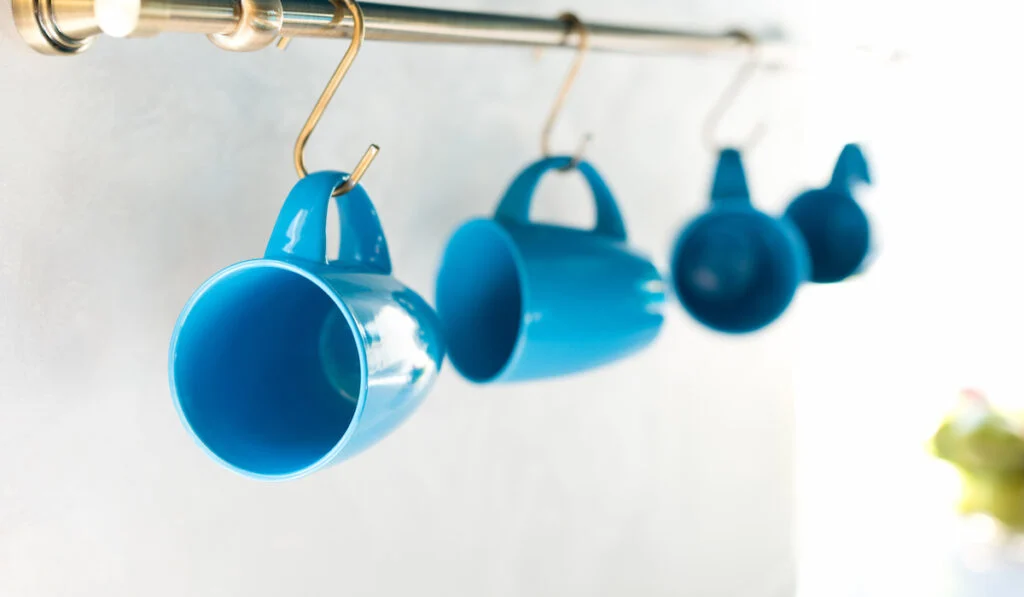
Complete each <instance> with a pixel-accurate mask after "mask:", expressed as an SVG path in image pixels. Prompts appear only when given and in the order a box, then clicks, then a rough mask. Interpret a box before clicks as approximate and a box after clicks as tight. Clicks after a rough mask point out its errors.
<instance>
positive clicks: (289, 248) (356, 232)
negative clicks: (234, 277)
mask: <svg viewBox="0 0 1024 597" xmlns="http://www.w3.org/2000/svg"><path fill="white" fill-rule="evenodd" d="M347 178H348V174H346V173H344V172H333V171H323V172H314V173H312V174H310V175H308V176H306V177H305V178H303V179H302V180H300V181H299V182H297V183H295V186H294V187H292V190H291V192H290V193H288V198H287V199H285V201H284V206H283V207H282V208H281V213H280V214H278V216H277V222H276V223H275V224H274V231H273V232H271V233H270V242H268V243H267V251H266V253H265V254H264V255H265V257H266V258H267V259H283V260H288V261H291V260H296V259H298V260H301V261H306V262H311V263H316V264H327V265H329V266H331V267H336V268H338V269H344V270H353V269H354V270H359V271H370V272H374V273H380V274H390V273H391V258H390V256H389V255H388V243H387V241H386V240H384V230H383V229H382V228H381V226H380V219H378V218H377V210H376V209H375V208H374V207H373V203H372V202H371V201H370V196H369V195H367V194H366V191H365V190H364V189H363V187H362V186H360V185H356V186H355V187H354V188H353V189H352V190H351V191H349V192H347V193H345V194H344V195H341V196H340V197H337V200H338V215H339V216H340V219H341V235H340V236H341V243H340V244H341V247H340V248H339V250H338V259H337V260H335V261H330V262H328V260H327V230H326V227H327V207H328V203H329V202H330V200H331V193H333V192H334V189H336V188H338V185H340V184H341V183H343V182H345V179H347Z"/></svg>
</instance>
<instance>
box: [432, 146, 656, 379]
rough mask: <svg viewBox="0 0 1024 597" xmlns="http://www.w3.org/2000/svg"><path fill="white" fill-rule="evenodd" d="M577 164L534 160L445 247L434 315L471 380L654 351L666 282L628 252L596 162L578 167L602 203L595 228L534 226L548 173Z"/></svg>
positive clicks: (565, 369)
mask: <svg viewBox="0 0 1024 597" xmlns="http://www.w3.org/2000/svg"><path fill="white" fill-rule="evenodd" d="M571 164H572V158H570V157H550V158H544V159H542V160H540V161H538V162H536V163H534V164H531V165H530V166H528V167H527V168H526V169H525V170H523V172H522V173H520V174H519V176H518V177H516V179H515V180H514V181H513V182H512V184H511V186H510V187H509V188H508V190H507V191H506V193H505V197H504V198H503V199H502V200H501V203H500V204H499V205H498V209H497V212H496V213H495V215H494V218H493V219H476V220H471V221H469V222H467V223H465V224H463V225H462V226H461V227H460V228H459V229H458V230H456V231H455V233H454V234H453V235H452V237H451V239H450V240H449V242H448V246H447V248H446V249H445V251H444V256H443V258H442V261H441V268H440V272H439V274H438V277H437V312H438V315H439V316H440V318H441V324H442V326H443V329H444V332H445V338H446V340H447V343H448V355H449V358H450V359H451V361H452V364H454V365H455V368H456V369H457V370H458V371H459V373H461V374H462V375H463V376H464V377H466V378H467V379H469V380H470V381H473V382H478V383H486V382H497V381H521V380H532V379H540V378H546V377H554V376H559V375H565V374H569V373H574V372H578V371H583V370H586V369H591V368H593V367H597V366H599V365H602V364H605V363H609V362H612V361H615V360H617V359H620V358H622V357H625V356H627V355H629V354H631V353H634V352H636V351H638V350H640V349H641V348H643V347H645V346H647V345H648V344H649V343H650V342H651V341H652V340H654V338H655V337H656V336H657V334H658V331H659V329H660V328H661V323H662V307H663V304H664V290H663V284H662V281H661V278H660V277H659V275H658V271H657V270H656V269H655V267H654V266H653V265H652V264H651V263H650V261H648V260H647V259H646V258H645V257H642V256H640V255H639V254H637V253H635V252H633V251H632V250H631V249H630V248H629V247H628V246H627V245H626V229H625V226H624V224H623V221H622V216H621V215H620V214H619V208H618V206H617V205H616V203H615V199H614V197H612V194H611V191H610V190H609V189H608V186H607V185H606V184H605V183H604V181H603V180H602V179H601V176H600V175H599V174H598V173H597V170H595V169H594V167H593V166H591V165H590V164H589V163H587V162H579V163H578V164H576V169H577V170H578V171H579V172H580V173H581V174H582V175H583V178H584V179H585V180H586V181H587V183H588V184H589V186H590V189H591V192H592V193H593V195H594V201H595V202H596V204H597V224H596V226H595V227H594V229H593V230H580V229H576V228H567V227H563V226H555V225H549V224H539V223H533V222H530V219H529V212H530V202H531V201H532V200H533V195H534V192H535V191H536V189H537V185H538V183H539V182H540V179H541V177H542V176H543V175H544V174H546V173H548V172H551V171H552V170H562V169H566V168H568V167H570V165H571Z"/></svg>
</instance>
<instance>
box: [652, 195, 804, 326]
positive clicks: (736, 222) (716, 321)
mask: <svg viewBox="0 0 1024 597" xmlns="http://www.w3.org/2000/svg"><path fill="white" fill-rule="evenodd" d="M796 259H797V256H796V255H794V254H793V249H792V247H791V244H790V243H789V241H788V239H787V238H786V233H785V232H784V231H783V230H781V228H780V226H779V225H778V223H777V222H775V221H774V220H773V219H772V218H771V217H769V216H767V215H765V214H761V213H759V212H757V211H754V210H743V211H739V210H737V211H735V212H725V213H709V214H706V215H705V216H702V217H701V218H700V219H699V220H697V221H696V222H694V224H692V225H691V226H690V227H689V228H688V229H687V230H686V231H685V232H684V233H683V236H682V237H681V238H680V241H679V244H678V245H677V247H676V252H675V258H674V259H673V263H672V278H673V283H674V285H675V290H676V293H677V295H678V297H679V300H680V302H682V304H683V306H684V307H685V308H686V310H687V311H689V312H690V314H691V315H693V317H694V318H695V319H697V321H699V322H701V323H703V324H705V325H707V326H708V327H711V328H713V329H715V330H719V331H723V332H731V333H746V332H751V331H754V330H757V329H759V328H761V327H764V326H766V325H768V324H769V323H771V322H772V321H774V320H775V319H776V318H777V317H778V316H779V315H781V314H782V313H783V312H784V311H785V310H786V307H787V306H788V305H789V303H790V301H791V300H792V298H793V295H794V294H795V293H796V288H797V286H798V285H799V283H800V272H799V264H798V263H796Z"/></svg>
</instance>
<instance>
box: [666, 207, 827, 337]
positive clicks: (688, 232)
mask: <svg viewBox="0 0 1024 597" xmlns="http://www.w3.org/2000/svg"><path fill="white" fill-rule="evenodd" d="M726 213H729V214H733V215H735V214H737V213H742V214H743V215H744V216H745V217H749V218H751V219H753V220H755V221H757V223H758V225H759V226H765V227H766V228H771V229H772V230H774V231H775V232H777V233H778V235H779V238H781V239H783V240H784V241H785V242H786V243H790V242H792V240H793V239H794V238H795V239H796V240H798V241H799V242H802V240H801V239H800V237H799V233H798V232H797V231H796V228H795V226H793V224H791V223H790V222H788V221H786V220H785V219H784V218H776V217H772V215H771V214H768V213H765V212H763V211H761V210H760V209H757V208H756V207H754V206H753V205H751V204H749V203H744V204H742V205H729V204H721V205H713V206H711V207H710V208H708V209H706V210H705V211H703V212H701V213H700V215H698V216H697V217H695V218H693V219H691V220H690V221H689V222H687V224H686V225H685V226H683V228H682V230H681V231H680V232H679V235H678V236H677V237H676V240H675V242H674V243H673V245H672V253H671V258H670V259H669V271H668V281H669V286H670V287H671V291H672V294H673V295H674V296H675V299H676V302H677V303H679V304H680V305H681V306H682V307H683V310H684V311H686V313H687V314H688V315H690V317H692V318H693V319H694V320H696V321H697V322H698V323H700V324H701V325H703V326H705V327H707V328H709V329H711V330H714V331H716V332H719V333H722V334H726V335H730V336H743V335H746V334H751V333H753V332H757V331H760V330H762V329H764V328H766V327H768V326H769V325H771V324H772V323H774V322H775V321H776V320H777V319H779V318H780V317H781V316H782V315H784V314H785V312H786V310H788V308H789V305H790V304H791V303H792V302H793V299H794V298H796V294H797V291H799V289H800V285H801V283H802V282H804V281H806V280H807V275H808V272H807V271H804V270H805V266H804V265H803V264H800V263H798V264H797V266H796V267H797V274H796V283H795V284H793V285H792V287H791V288H790V289H789V290H788V291H787V293H786V294H787V300H786V308H785V309H783V311H782V313H779V314H777V315H776V316H775V317H772V318H771V319H770V320H768V321H764V322H760V323H759V324H758V325H757V326H756V327H746V328H742V329H733V328H725V327H721V326H717V325H712V324H711V323H710V322H709V321H708V320H707V318H706V317H704V315H703V314H699V313H697V312H695V311H693V310H692V309H691V308H690V305H688V304H687V302H686V301H685V300H683V297H682V294H681V293H680V292H679V283H678V280H677V279H676V270H677V264H678V262H679V257H680V250H681V249H682V247H683V244H684V243H685V242H686V241H687V240H688V239H689V238H690V237H691V236H692V235H693V234H694V231H695V230H696V229H698V228H699V227H701V226H707V225H713V224H714V223H715V219H716V218H717V217H720V216H721V215H723V214H726ZM797 257H798V258H797V261H800V259H799V255H798V256H797Z"/></svg>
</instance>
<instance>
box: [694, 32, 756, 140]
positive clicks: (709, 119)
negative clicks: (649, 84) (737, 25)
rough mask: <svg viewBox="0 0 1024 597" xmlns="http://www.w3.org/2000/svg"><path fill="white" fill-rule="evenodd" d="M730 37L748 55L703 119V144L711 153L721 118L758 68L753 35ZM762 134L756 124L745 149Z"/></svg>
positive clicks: (736, 33)
mask: <svg viewBox="0 0 1024 597" xmlns="http://www.w3.org/2000/svg"><path fill="white" fill-rule="evenodd" d="M729 35H730V36H732V37H734V38H736V39H738V40H739V41H740V42H742V43H743V44H745V45H746V46H747V49H748V55H747V59H746V61H744V63H743V64H742V65H741V66H740V68H739V70H737V71H736V75H735V76H734V77H733V79H732V82H731V83H729V86H728V87H726V88H725V91H723V92H722V95H721V96H720V97H719V98H718V100H717V101H716V102H715V105H714V106H712V108H711V110H709V111H708V115H707V116H706V117H705V118H704V126H703V131H702V135H703V138H704V144H705V145H706V146H707V147H708V149H709V150H710V151H712V152H714V151H717V150H718V148H719V144H718V143H717V142H716V141H715V132H716V131H717V129H718V126H719V124H721V122H722V117H723V116H725V113H726V112H727V111H728V110H729V108H730V107H731V106H732V103H733V102H734V101H735V100H736V97H737V96H739V94H740V91H742V90H743V87H744V86H745V85H746V84H747V83H749V82H750V79H751V78H752V77H753V76H754V73H755V72H757V68H758V46H757V40H756V39H755V38H754V36H753V35H751V34H749V33H747V32H746V31H739V30H737V31H731V32H730V33H729ZM762 133H763V126H762V123H760V122H759V123H758V124H757V126H756V127H754V130H753V131H752V132H751V133H750V136H749V137H748V138H747V141H746V143H745V145H746V148H747V149H750V148H751V147H753V146H754V145H756V144H757V142H758V141H759V140H760V139H761V134H762Z"/></svg>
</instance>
